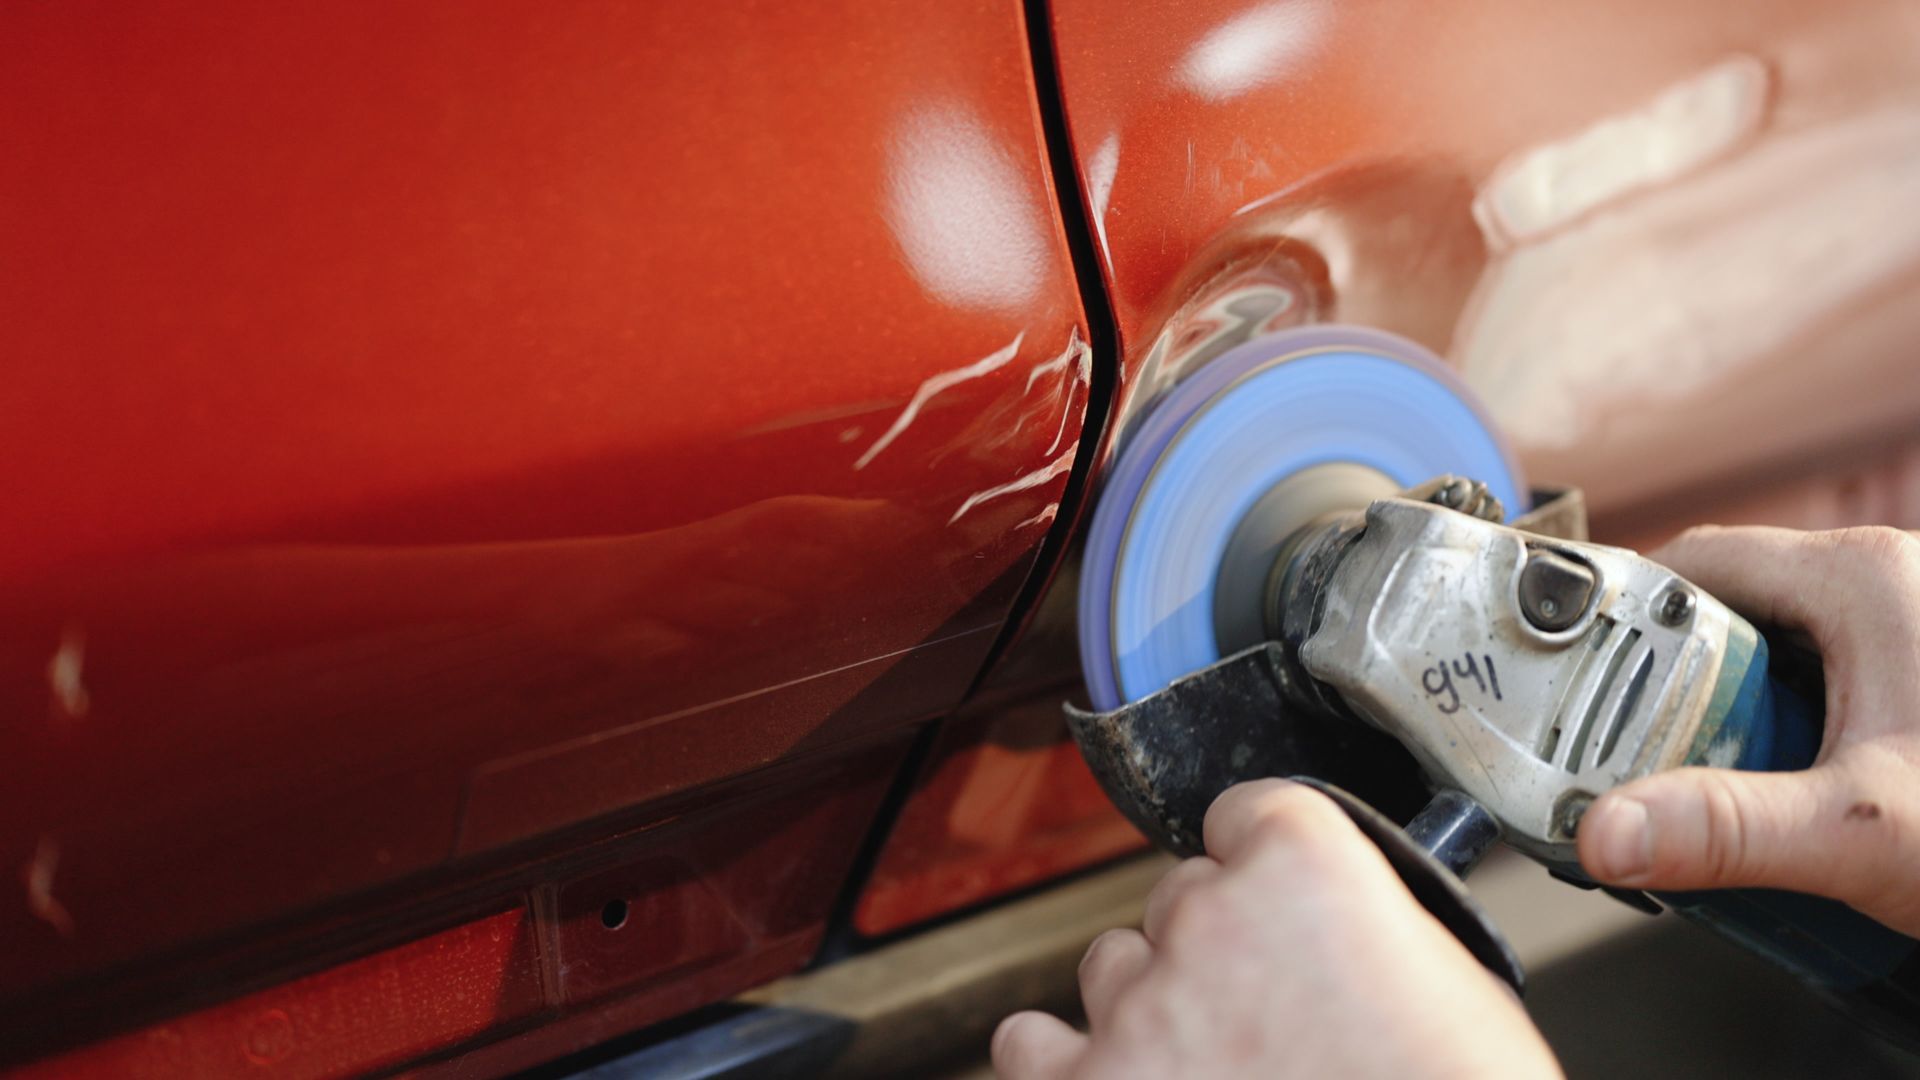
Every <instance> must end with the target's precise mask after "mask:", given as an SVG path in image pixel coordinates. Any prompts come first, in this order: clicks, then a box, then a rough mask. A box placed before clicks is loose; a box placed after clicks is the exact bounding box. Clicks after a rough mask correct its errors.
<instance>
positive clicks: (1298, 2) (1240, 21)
mask: <svg viewBox="0 0 1920 1080" xmlns="http://www.w3.org/2000/svg"><path fill="white" fill-rule="evenodd" d="M1326 24H1327V4H1326V3H1325V0H1294V2H1292V3H1278V4H1268V5H1266V6H1265V7H1258V8H1254V9H1253V10H1252V11H1247V12H1242V13H1241V14H1239V15H1236V16H1234V17H1233V18H1231V19H1228V20H1227V21H1226V22H1223V23H1221V24H1220V25H1219V26H1216V27H1214V28H1213V29H1212V30H1210V31H1208V33H1207V35H1206V36H1205V37H1203V38H1201V39H1200V40H1199V41H1198V42H1196V43H1195V44H1194V46H1193V48H1192V49H1191V50H1189V51H1188V53H1187V56H1186V59H1185V60H1183V61H1181V63H1180V70H1179V73H1178V74H1179V80H1180V84H1181V85H1182V86H1185V87H1186V88H1187V89H1189V90H1191V91H1193V92H1194V93H1195V94H1198V95H1199V96H1200V97H1202V98H1205V99H1206V100H1208V101H1225V100H1227V99H1228V98H1231V97H1235V96H1237V95H1239V94H1243V93H1246V92H1247V91H1248V90H1251V89H1253V88H1254V87H1256V86H1259V85H1260V84H1261V83H1263V82H1266V81H1268V80H1269V79H1273V78H1275V77H1277V76H1279V75H1282V74H1285V69H1286V66H1287V65H1288V64H1290V63H1292V62H1294V61H1297V60H1299V59H1300V58H1301V57H1303V56H1306V55H1308V54H1309V53H1311V52H1312V51H1313V50H1314V49H1316V48H1317V47H1318V46H1319V44H1320V41H1321V39H1322V33H1323V31H1324V30H1325V29H1326Z"/></svg>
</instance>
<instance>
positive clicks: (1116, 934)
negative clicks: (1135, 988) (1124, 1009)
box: [1080, 929, 1153, 1031]
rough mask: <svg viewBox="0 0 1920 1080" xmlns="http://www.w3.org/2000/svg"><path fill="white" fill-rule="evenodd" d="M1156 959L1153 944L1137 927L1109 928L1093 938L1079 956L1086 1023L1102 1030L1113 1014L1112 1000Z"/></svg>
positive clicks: (1094, 1028)
mask: <svg viewBox="0 0 1920 1080" xmlns="http://www.w3.org/2000/svg"><path fill="white" fill-rule="evenodd" d="M1152 962H1153V946H1152V945H1150V944H1148V943H1147V939H1146V938H1145V937H1144V936H1142V935H1141V933H1140V931H1138V930H1131V929H1123V930H1109V931H1107V932H1106V933H1104V934H1101V935H1100V936H1099V937H1097V938H1094V939H1093V944H1092V945H1089V946H1087V955H1086V956H1084V957H1082V958H1081V959H1080V1001H1081V1004H1083V1005H1085V1006H1086V1009H1087V1026H1089V1027H1091V1028H1092V1029H1093V1030H1095V1031H1099V1030H1100V1029H1101V1028H1102V1027H1104V1026H1105V1025H1106V1022H1107V1018H1108V1017H1110V1016H1111V1015H1113V1003H1114V1001H1115V999H1117V998H1118V997H1119V996H1120V994H1121V992H1122V991H1124V990H1125V989H1126V988H1127V987H1129V986H1132V985H1133V984H1134V982H1135V981H1136V980H1138V979H1139V978H1140V976H1141V974H1142V973H1144V972H1145V971H1146V970H1147V965H1148V964H1150V963H1152Z"/></svg>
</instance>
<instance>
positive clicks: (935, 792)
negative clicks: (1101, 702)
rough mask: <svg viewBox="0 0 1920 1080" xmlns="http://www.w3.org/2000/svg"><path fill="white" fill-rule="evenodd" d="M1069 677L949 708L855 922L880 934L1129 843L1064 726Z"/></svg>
mask: <svg viewBox="0 0 1920 1080" xmlns="http://www.w3.org/2000/svg"><path fill="white" fill-rule="evenodd" d="M1066 696H1067V691H1066V689H1065V688H1062V689H1059V690H1057V691H1055V692H1053V693H1050V694H1044V695H1042V696H1040V697H1038V698H1035V699H1032V700H1028V701H1025V702H1022V703H1020V704H1016V705H1009V706H1005V707H1001V708H994V709H991V710H989V711H986V712H984V713H979V714H975V715H971V716H966V717H963V718H959V719H956V720H954V721H951V722H949V723H948V724H947V725H946V727H945V728H944V729H943V730H942V731H941V733H940V736H939V740H938V743H937V744H936V746H935V748H934V751H933V754H932V757H931V758H930V760H929V761H928V763H927V766H926V768H925V770H924V771H923V772H922V774H921V778H920V780H919V782H918V783H917V784H916V785H915V788H914V791H913V794H912V796H911V797H910V798H909V799H908V801H907V803H906V805H905V806H904V807H903V808H902V809H901V812H900V817H899V820H898V821H897V823H896V824H895V826H894V828H893V832H892V833H891V834H890V835H889V836H888V838H887V843H886V847H885V848H884V849H883V851H882V853H881V856H880V860H879V862H878V864H877V865H876V866H875V867H874V871H873V876H872V877H871V878H870V879H869V881H868V884H867V887H866V890H865V892H864V893H862V895H861V897H860V904H859V906H858V908H857V909H856V910H855V913H854V925H855V927H856V928H857V929H859V931H860V932H861V933H863V934H885V933H889V932H891V931H894V930H898V929H901V928H903V927H906V926H910V925H912V924H914V923H916V922H920V921H921V920H924V919H928V918H931V917H933V916H935V915H941V914H945V913H947V912H951V911H957V910H959V909H961V908H964V907H967V906H969V905H972V904H976V903H979V902H980V901H982V900H988V899H991V898H993V897H996V896H1001V895H1004V894H1006V893H1009V892H1012V891H1014V890H1017V889H1021V888H1024V887H1026V886H1029V885H1033V884H1036V883H1038V882H1041V881H1045V880H1046V879H1048V878H1050V877H1055V876H1057V875H1059V874H1063V873H1066V872H1068V871H1072V870H1077V869H1080V868H1082V867H1086V866H1091V865H1093V864H1094V863H1097V862H1101V861H1103V860H1105V859H1110V858H1113V857H1114V856H1116V855H1120V854H1124V853H1126V852H1128V851H1133V850H1136V849H1138V848H1140V847H1142V846H1143V845H1144V844H1145V842H1146V841H1145V840H1144V838H1142V837H1141V835H1140V833H1139V832H1138V831H1137V830H1135V829H1134V827H1133V826H1132V825H1130V824H1128V823H1127V820H1126V819H1125V818H1123V817H1121V816H1120V812H1119V811H1117V810H1115V809H1114V807H1113V804H1112V803H1111V802H1109V801H1108V800H1107V797H1106V794H1105V793H1104V792H1102V791H1101V790H1100V784H1099V782H1098V781H1096V780H1095V779H1094V778H1093V774H1092V773H1091V772H1089V771H1087V765H1086V762H1085V761H1083V760H1082V759H1081V757H1080V751H1079V748H1078V747H1076V746H1075V745H1074V744H1073V740H1072V739H1071V738H1070V737H1069V736H1068V734H1067V730H1066V722H1065V720H1064V718H1063V717H1062V715H1061V712H1060V702H1061V701H1062V700H1063V699H1064V698H1065V697H1066Z"/></svg>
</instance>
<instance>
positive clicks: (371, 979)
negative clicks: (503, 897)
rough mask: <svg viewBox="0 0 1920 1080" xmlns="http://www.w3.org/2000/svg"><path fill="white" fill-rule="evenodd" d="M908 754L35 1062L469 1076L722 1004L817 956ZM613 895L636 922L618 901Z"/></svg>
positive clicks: (624, 847) (194, 1071)
mask: <svg viewBox="0 0 1920 1080" xmlns="http://www.w3.org/2000/svg"><path fill="white" fill-rule="evenodd" d="M903 753H904V746H903V744H902V742H901V740H899V739H895V740H894V741H892V742H891V743H889V744H887V745H884V746H880V747H875V748H872V749H869V750H865V751H862V752H860V753H857V754H853V755H849V756H844V757H842V758H840V759H838V760H835V761H831V762H827V763H824V764H822V765H821V766H819V767H818V768H816V769H815V770H813V771H812V772H810V773H805V774H801V775H800V776H799V777H798V778H795V777H793V776H791V775H789V776H788V777H786V778H771V779H770V781H769V784H768V785H767V787H768V788H770V789H771V790H763V791H761V792H759V793H755V794H753V795H750V796H747V797H745V798H743V799H742V800H740V801H739V802H735V803H731V804H729V805H728V806H727V808H726V809H725V810H724V811H718V812H716V811H712V810H708V811H704V812H695V813H693V814H690V815H689V816H687V817H685V818H682V819H679V820H676V821H673V822H670V823H667V824H664V825H661V826H659V827H657V828H654V829H652V830H649V831H646V832H643V833H641V834H640V835H638V836H635V837H631V838H629V839H628V840H626V841H624V842H622V843H620V844H618V845H615V846H616V847H617V849H618V850H614V851H607V852H602V853H600V854H598V855H596V856H595V862H596V863H598V865H597V866H596V867H595V868H592V869H588V870H585V871H582V872H578V873H576V874H574V875H573V876H570V877H568V878H566V879H564V880H558V881H551V882H547V883H543V884H539V885H536V886H534V887H532V888H531V889H525V890H523V891H520V892H516V893H514V894H513V896H512V897H511V899H510V900H509V901H507V902H510V903H512V904H513V906H512V907H511V908H510V909H508V910H503V911H500V912H498V913H497V914H492V915H488V916H485V917H483V918H479V919H476V920H473V921H471V922H468V923H465V924H463V925H460V926H457V927H455V928H453V929H451V930H445V931H442V932H439V933H435V934H431V935H428V936H426V937H422V938H420V939H418V940H415V941H412V942H410V943H408V944H405V945H400V946H397V947H394V948H390V949H387V950H385V951H382V952H378V953H375V954H373V955H371V956H366V957H363V958H361V959H357V960H352V961H349V962H347V963H344V964H341V965H338V966H336V967H333V968H330V969H327V970H325V971H321V972H319V973H317V974H314V975H309V976H306V977H304V978H299V979H295V980H293V981H291V982H287V983H284V984H281V985H279V986H275V987H273V988H271V989H267V990H261V991H258V992H255V993H252V994H248V995H246V996H244V997H241V998H238V999H236V1000H232V1001H228V1002H225V1003H221V1004H215V1005H211V1006H209V1007H206V1008H202V1009H200V1010H198V1011H194V1012H189V1013H187V1014H185V1015H182V1016H178V1017H175V1018H172V1019H169V1020H165V1021H162V1022H160V1023H156V1024H153V1025H150V1026H148V1027H146V1028H143V1029H140V1030H136V1031H133V1032H130V1033H126V1034H121V1035H117V1036H114V1037H111V1038H109V1039H107V1040H105V1041H103V1042H98V1043H95V1044H94V1045H92V1046H88V1047H86V1048H84V1049H80V1050H77V1051H73V1052H71V1053H67V1054H65V1055H61V1056H56V1057H53V1058H50V1059H46V1060H43V1061H40V1062H36V1063H34V1064H31V1065H29V1066H28V1067H27V1068H26V1070H25V1071H24V1073H23V1075H26V1076H30V1077H43V1076H44V1077H55V1076H86V1077H95V1076H98V1077H109V1076H114V1077H117V1076H137V1077H155V1078H159V1077H169V1078H171V1077H202V1076H207V1077H228V1076H261V1077H272V1078H276V1080H277V1078H281V1077H298V1078H305V1077H322V1076H342V1075H351V1074H360V1073H365V1072H369V1071H375V1070H379V1069H384V1068H390V1067H396V1066H403V1065H411V1064H417V1063H419V1062H420V1061H421V1060H422V1059H424V1058H430V1057H435V1056H442V1055H449V1054H459V1055H460V1056H461V1058H462V1060H464V1061H466V1062H467V1063H468V1067H465V1068H466V1071H467V1072H469V1073H473V1072H480V1073H492V1072H502V1071H507V1070H509V1069H512V1068H516V1067H522V1066H525V1065H530V1064H535V1063H537V1062H540V1061H543V1060H547V1059H549V1058H552V1057H555V1056H558V1055H561V1054H565V1053H568V1052H571V1051H573V1050H578V1049H582V1048H584V1047H586V1046H588V1045H591V1044H593V1043H594V1042H598V1041H600V1040H603V1039H606V1038H609V1037H611V1036H613V1035H616V1034H620V1033H622V1032H625V1031H630V1030H633V1029H634V1028H637V1027H641V1026H644V1025H646V1024H648V1023H652V1022H654V1021H657V1020H661V1019H664V1018H666V1017H669V1016H673V1015H676V1014H678V1013H681V1012H685V1011H686V1010H688V1009H692V1008H696V1007H698V1006H701V1005H705V1004H708V1003H711V1002H713V1001H717V1000H720V999H721V998H724V997H726V996H727V995H729V994H732V993H735V992H738V991H740V990H743V989H745V988H747V987H749V986H753V985H756V984H758V983H761V982H765V981H766V980H768V979H772V978H776V977H778V976H780V975H784V974H787V973H789V972H791V971H793V970H794V969H796V968H798V967H799V966H800V965H801V964H802V963H804V962H805V960H806V958H807V957H808V956H809V955H810V954H811V953H812V951H813V950H814V948H815V947H816V946H817V944H818V942H819V940H820V936H821V934H822V932H823V930H824V926H825V920H826V916H827V912H828V909H829V908H830V906H831V905H832V903H833V900H834V898H835V897H836V896H837V895H838V892H839V889H840V885H841V882H842V880H843V879H844V877H845V875H846V871H847V867H848V865H849V864H850V863H851V862H852V860H853V856H854V852H855V850H856V848H857V847H858V845H859V844H860V842H861V840H862V838H863V837H864V836H865V835H866V830H867V829H868V828H869V827H870V826H871V823H872V820H873V814H874V812H875V809H876V808H877V806H878V804H879V801H880V798H881V796H882V794H883V793H884V792H885V790H886V787H887V783H888V781H889V779H890V778H891V776H892V774H893V772H894V770H895V769H896V768H897V766H898V764H899V762H900V760H901V758H902V756H903ZM529 896H531V897H534V898H535V899H534V900H533V901H532V902H529V901H528V900H527V899H526V898H527V897H529ZM610 904H617V905H618V908H617V914H618V915H620V916H621V917H620V918H609V917H608V906H609V905H610ZM67 1019H68V1020H72V1019H74V1018H67ZM94 1019H95V1020H98V1019H99V1018H94ZM536 1019H537V1020H538V1021H539V1026H537V1027H534V1028H532V1029H531V1030H521V1029H523V1028H525V1027H526V1025H525V1024H524V1023H522V1022H523V1021H531V1020H536Z"/></svg>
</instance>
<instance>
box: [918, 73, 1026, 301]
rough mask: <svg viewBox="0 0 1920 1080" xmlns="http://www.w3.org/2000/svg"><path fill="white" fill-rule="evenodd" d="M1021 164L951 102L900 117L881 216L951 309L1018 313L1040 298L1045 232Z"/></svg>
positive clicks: (924, 280)
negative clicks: (885, 210) (883, 213)
mask: <svg viewBox="0 0 1920 1080" xmlns="http://www.w3.org/2000/svg"><path fill="white" fill-rule="evenodd" d="M1029 195H1030V191H1029V188H1028V185H1027V184H1026V183H1025V179H1024V177H1023V176H1022V175H1021V172H1020V170H1019V169H1018V168H1017V167H1016V165H1015V164H1014V161H1013V159H1011V158H1010V157H1009V156H1008V155H1007V153H1006V151H1005V150H1003V149H1002V148H1001V146H1000V145H999V143H997V142H996V141H995V140H994V138H993V136H992V134H991V133H990V132H989V131H988V130H987V128H986V126H985V125H984V124H982V123H981V122H980V119H979V118H978V117H977V116H975V115H974V114H973V113H971V112H969V111H968V110H967V109H965V108H964V107H961V106H957V105H936V106H927V107H923V108H920V109H916V110H913V111H911V112H909V113H906V114H905V115H904V116H902V117H901V119H900V121H899V124H898V126H897V127H896V128H895V131H894V135H893V140H892V144H891V145H890V146H889V147H888V152H887V221H888V223H889V224H890V225H892V226H893V235H894V240H895V241H896V242H897V243H898V244H899V245H900V250H901V253H902V254H904V255H905V256H906V262H907V266H908V268H909V269H911V270H912V271H913V275H914V277H915V278H917V279H919V281H920V284H921V286H922V287H923V288H925V289H926V290H927V292H928V293H930V294H932V295H933V296H934V297H936V298H938V299H939V300H941V301H943V302H945V303H948V304H952V305H955V306H957V307H970V308H988V309H993V310H1018V309H1020V308H1022V307H1023V306H1024V305H1026V304H1027V303H1028V302H1030V301H1032V300H1033V299H1034V298H1035V297H1036V296H1037V295H1039V291H1040V284H1041V279H1042V273H1043V268H1044V267H1045V266H1046V258H1047V244H1046V232H1045V229H1044V228H1043V227H1042V222H1041V219H1040V215H1039V213H1038V212H1037V211H1036V209H1035V207H1034V205H1033V202H1032V200H1031V199H1030V198H1029Z"/></svg>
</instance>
